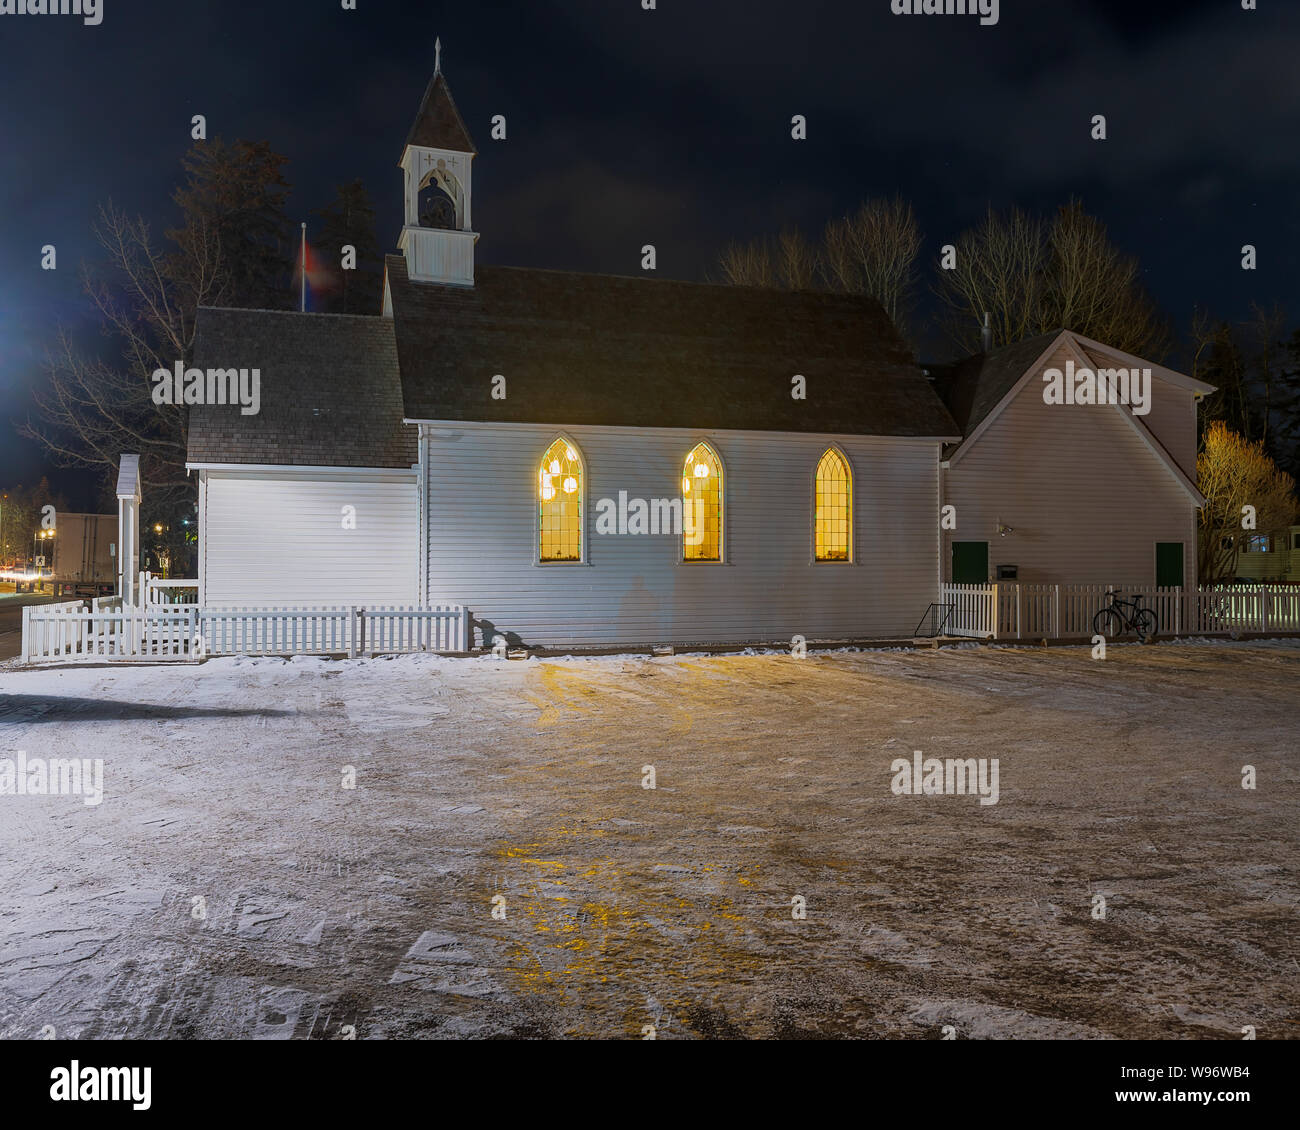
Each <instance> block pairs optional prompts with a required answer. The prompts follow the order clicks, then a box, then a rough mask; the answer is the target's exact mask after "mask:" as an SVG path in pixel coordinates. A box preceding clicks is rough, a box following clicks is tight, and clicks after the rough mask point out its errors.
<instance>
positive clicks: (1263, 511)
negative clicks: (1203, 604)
mask: <svg viewBox="0 0 1300 1130" xmlns="http://www.w3.org/2000/svg"><path fill="white" fill-rule="evenodd" d="M1196 474H1197V483H1198V485H1199V487H1200V489H1201V493H1203V494H1204V495H1205V505H1204V506H1203V507H1202V508H1201V512H1200V514H1201V517H1200V524H1201V536H1200V548H1199V553H1198V560H1199V567H1198V573H1199V576H1200V578H1201V582H1202V583H1203V584H1207V585H1212V584H1217V583H1219V582H1222V581H1227V580H1231V579H1232V578H1233V577H1235V576H1236V573H1237V557H1238V554H1239V553H1240V552H1241V544H1242V539H1243V538H1244V537H1249V536H1251V532H1252V530H1253V531H1258V533H1259V534H1268V533H1270V532H1271V531H1274V530H1279V529H1283V528H1285V527H1287V526H1289V525H1291V524H1292V522H1294V521H1295V517H1296V499H1295V480H1294V479H1293V478H1291V476H1290V475H1288V474H1286V473H1284V472H1283V471H1280V470H1279V469H1278V467H1277V465H1276V464H1275V463H1274V462H1273V460H1272V459H1270V458H1269V456H1268V454H1267V452H1266V451H1265V450H1264V443H1263V441H1262V440H1259V441H1257V442H1255V443H1251V442H1250V441H1249V440H1247V439H1245V438H1244V437H1242V436H1240V435H1238V434H1237V433H1236V432H1233V431H1231V430H1230V429H1229V428H1228V426H1227V425H1226V424H1225V423H1224V422H1223V421H1222V420H1216V421H1214V423H1212V424H1211V425H1210V426H1209V428H1208V429H1207V430H1206V433H1205V446H1204V448H1203V450H1202V451H1201V454H1200V455H1199V456H1197V459H1196ZM1247 506H1250V507H1253V508H1254V519H1253V523H1254V524H1253V526H1244V525H1243V522H1244V521H1245V518H1246V514H1247V511H1245V510H1244V509H1243V508H1244V507H1247Z"/></svg>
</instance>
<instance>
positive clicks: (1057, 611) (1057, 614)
mask: <svg viewBox="0 0 1300 1130" xmlns="http://www.w3.org/2000/svg"><path fill="white" fill-rule="evenodd" d="M1064 636H1065V630H1064V626H1063V625H1062V623H1061V586H1060V585H1053V586H1052V631H1051V633H1050V635H1049V636H1048V639H1058V640H1059V639H1062V638H1063V637H1064Z"/></svg>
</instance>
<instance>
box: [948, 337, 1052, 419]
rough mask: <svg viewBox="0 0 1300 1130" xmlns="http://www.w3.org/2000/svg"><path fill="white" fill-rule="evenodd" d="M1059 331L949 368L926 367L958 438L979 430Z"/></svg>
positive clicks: (976, 356) (1007, 346)
mask: <svg viewBox="0 0 1300 1130" xmlns="http://www.w3.org/2000/svg"><path fill="white" fill-rule="evenodd" d="M1062 332H1063V331H1062V330H1053V331H1052V332H1051V333H1046V334H1039V335H1038V336H1037V337H1029V338H1025V339H1024V340H1023V341H1017V342H1015V343H1013V344H1011V345H1004V346H1002V347H1001V348H999V349H993V350H990V351H989V352H988V353H976V354H975V355H974V356H973V357H966V358H963V359H962V360H960V361H955V362H953V363H952V364H950V365H932V366H930V373H931V375H932V376H933V378H934V385H935V388H936V389H937V390H938V392H939V395H940V396H942V397H943V400H944V403H945V404H946V405H947V406H948V410H949V411H950V412H951V413H952V416H953V419H954V420H956V421H957V423H958V425H959V426H960V428H961V433H962V435H965V436H969V435H970V434H971V432H973V431H974V430H975V429H976V428H977V427H979V425H980V423H981V422H982V421H983V419H984V418H985V417H986V416H987V415H988V414H989V413H990V412H992V411H993V409H994V408H996V407H997V406H998V405H999V404H1000V403H1002V398H1003V397H1004V396H1006V394H1007V393H1009V392H1010V391H1011V390H1012V389H1013V388H1015V386H1016V382H1017V381H1019V380H1020V378H1021V377H1023V376H1024V375H1025V373H1026V372H1028V370H1029V366H1030V365H1032V364H1033V363H1034V362H1035V361H1037V360H1038V358H1039V357H1041V356H1042V354H1043V352H1044V351H1045V350H1046V349H1047V347H1048V346H1049V345H1051V344H1052V342H1053V341H1055V340H1056V339H1057V338H1058V337H1060V336H1061V334H1062Z"/></svg>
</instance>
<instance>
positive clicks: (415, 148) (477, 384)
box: [188, 68, 1211, 647]
mask: <svg viewBox="0 0 1300 1130" xmlns="http://www.w3.org/2000/svg"><path fill="white" fill-rule="evenodd" d="M476 156H477V150H476V148H475V145H474V142H473V140H472V138H471V136H470V132H469V130H468V129H467V128H466V125H465V121H464V119H463V118H462V117H461V114H460V112H459V111H458V109H457V107H456V103H455V102H454V100H453V99H452V95H451V91H450V89H449V87H448V85H447V80H446V78H445V76H444V75H443V74H442V73H441V70H440V68H439V69H437V70H435V73H434V76H433V79H432V80H431V82H430V83H429V85H428V88H427V90H426V92H425V95H424V98H423V101H422V102H421V103H420V106H419V109H418V112H417V114H416V117H415V122H414V124H413V126H412V127H411V129H410V132H409V134H408V136H407V138H406V144H405V146H404V148H403V150H402V154H401V169H402V173H403V180H404V189H405V224H404V226H403V228H402V231H401V235H400V237H399V240H398V248H399V253H398V254H396V255H390V256H389V257H388V258H387V260H386V270H385V282H384V297H383V308H382V310H377V311H375V313H374V315H373V316H365V317H358V316H347V315H327V314H306V313H296V312H279V311H263V310H242V309H241V310H236V309H206V308H205V309H203V310H201V311H200V313H199V318H198V331H197V342H196V347H195V360H194V363H195V365H197V366H198V367H200V368H208V367H217V368H232V367H233V368H247V369H253V368H257V369H259V370H260V372H261V406H260V411H259V412H258V413H257V414H256V415H246V414H241V411H240V409H239V407H238V406H224V407H223V406H207V407H195V408H193V409H191V416H190V429H189V449H188V467H189V469H190V470H191V471H192V472H194V473H196V474H197V475H198V481H199V513H198V517H199V570H198V583H199V603H200V604H202V605H205V606H207V607H210V608H231V607H248V606H257V607H268V606H277V607H303V606H329V605H342V606H349V605H361V606H366V605H369V606H372V607H374V606H394V605H402V606H406V605H416V606H428V605H435V604H449V603H455V604H460V605H464V606H466V607H467V608H468V609H469V610H470V613H471V615H472V617H473V621H474V624H475V626H476V629H477V638H476V643H479V644H484V643H487V642H490V641H491V640H492V638H493V637H494V636H495V635H497V634H501V635H503V636H504V637H505V638H506V639H507V640H508V641H510V643H512V644H514V645H525V646H544V647H578V646H585V645H622V644H627V645H646V644H664V645H688V644H709V643H742V642H759V641H774V640H785V641H789V639H790V638H791V637H792V636H794V635H802V636H804V637H806V638H808V639H865V638H897V637H903V636H910V635H911V634H912V632H913V631H914V629H915V627H916V624H917V622H918V619H919V618H920V617H921V616H922V615H923V614H924V613H925V611H926V609H927V607H928V606H929V604H930V602H931V601H934V600H935V599H936V593H937V591H938V588H939V585H940V583H941V582H952V581H959V582H960V581H967V582H979V583H982V582H984V581H988V580H992V579H996V578H997V577H1007V578H1015V579H1018V580H1021V581H1040V582H1045V583H1070V582H1082V583H1087V582H1105V583H1113V584H1119V585H1153V584H1157V583H1159V584H1168V585H1174V584H1176V585H1180V586H1189V587H1190V586H1194V585H1195V575H1194V570H1195V561H1196V554H1195V544H1196V520H1197V515H1196V511H1197V507H1198V506H1199V505H1200V504H1201V503H1202V502H1203V499H1202V497H1201V495H1200V494H1199V492H1198V491H1197V488H1196V484H1195V479H1196V402H1197V400H1199V399H1200V397H1201V396H1202V395H1204V394H1205V393H1206V392H1208V391H1211V389H1210V386H1208V385H1204V384H1202V383H1200V382H1197V381H1194V380H1191V379H1190V378H1188V377H1186V376H1183V375H1182V374H1179V373H1175V372H1172V371H1170V370H1166V369H1163V368H1161V367H1160V366H1156V365H1152V364H1151V363H1149V362H1144V361H1141V360H1140V359H1138V358H1133V357H1129V356H1127V355H1125V354H1122V353H1119V352H1118V351H1116V350H1113V349H1110V348H1108V347H1107V346H1105V345H1104V344H1103V343H1100V342H1094V341H1089V340H1087V339H1085V338H1082V337H1080V336H1079V335H1077V334H1073V333H1070V332H1067V331H1061V332H1060V333H1057V334H1050V335H1046V336H1044V337H1042V338H1037V339H1034V340H1032V341H1027V342H1021V343H1018V344H1016V345H1013V346H1009V347H1006V348H1004V349H1000V350H997V351H993V352H989V353H985V354H980V355H977V356H975V357H971V358H967V359H965V360H963V361H961V362H959V363H956V364H954V365H952V366H947V367H944V368H943V369H933V370H930V371H925V370H922V369H921V368H920V367H919V366H918V365H917V364H916V362H915V360H914V358H913V357H912V356H911V354H910V352H909V350H908V347H907V346H906V345H905V344H904V342H903V340H902V339H901V338H900V336H899V334H898V333H897V331H896V330H895V328H894V326H893V324H892V323H891V321H890V319H889V318H888V316H887V315H886V314H885V312H884V310H883V309H882V308H881V307H880V305H879V304H878V303H877V302H875V301H874V300H873V299H870V298H865V297H859V296H853V295H844V294H831V293H821V292H812V291H808V292H793V293H792V292H782V291H774V290H765V289H755V288H747V287H733V286H721V285H705V284H700V283H692V282H679V281H671V280H665V279H660V278H657V277H655V276H654V275H653V274H652V273H647V274H645V275H642V276H636V277H627V276H616V275H597V274H583V273H575V272H566V271H550V270H537V269H532V268H516V267H499V266H486V265H481V264H479V263H477V262H476V249H477V244H478V240H479V233H478V232H477V231H476V230H475V228H474V224H473V219H472V203H473V172H474V169H473V166H474V161H475V158H476ZM484 172H485V175H489V176H490V175H491V166H490V163H489V164H488V165H487V166H486V167H485V168H484ZM485 228H486V229H487V233H488V235H489V238H490V219H489V220H488V222H487V223H486V224H485ZM1067 362H1072V363H1073V364H1074V365H1076V366H1085V365H1091V366H1094V367H1112V366H1143V367H1147V368H1150V369H1151V371H1152V374H1153V378H1152V391H1151V404H1150V411H1149V412H1146V413H1145V414H1143V415H1140V416H1139V415H1135V414H1134V413H1133V412H1132V411H1131V410H1130V409H1129V408H1128V407H1127V406H1126V405H1123V404H1115V405H1077V404H1072V405H1061V404H1048V403H1045V401H1044V398H1043V395H1042V374H1043V373H1044V371H1045V370H1047V369H1049V368H1051V367H1053V366H1060V365H1063V364H1065V363H1067ZM1117 500H1119V501H1121V502H1122V505H1117ZM945 515H947V516H948V518H947V520H945V519H944V516H945Z"/></svg>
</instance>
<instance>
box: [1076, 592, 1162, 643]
mask: <svg viewBox="0 0 1300 1130" xmlns="http://www.w3.org/2000/svg"><path fill="white" fill-rule="evenodd" d="M1122 595H1123V594H1122V593H1118V592H1111V593H1110V603H1109V604H1108V605H1107V606H1106V607H1105V608H1103V609H1102V610H1101V611H1100V612H1098V613H1097V615H1096V616H1094V617H1093V618H1092V630H1093V632H1094V633H1095V634H1096V635H1099V636H1105V637H1106V638H1107V639H1114V638H1115V637H1116V636H1118V635H1121V634H1122V633H1123V632H1125V631H1128V630H1129V629H1130V628H1131V629H1132V630H1133V631H1135V632H1136V633H1137V638H1138V640H1139V641H1140V642H1141V643H1146V642H1147V641H1148V640H1153V639H1155V637H1156V630H1157V628H1158V627H1159V621H1158V620H1157V619H1156V614H1155V612H1154V611H1153V610H1152V609H1150V608H1143V607H1142V594H1141V593H1139V594H1138V595H1137V596H1135V597H1134V598H1133V599H1132V600H1120V597H1121V596H1122ZM1129 610H1131V611H1129Z"/></svg>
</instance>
